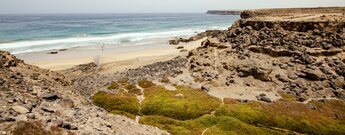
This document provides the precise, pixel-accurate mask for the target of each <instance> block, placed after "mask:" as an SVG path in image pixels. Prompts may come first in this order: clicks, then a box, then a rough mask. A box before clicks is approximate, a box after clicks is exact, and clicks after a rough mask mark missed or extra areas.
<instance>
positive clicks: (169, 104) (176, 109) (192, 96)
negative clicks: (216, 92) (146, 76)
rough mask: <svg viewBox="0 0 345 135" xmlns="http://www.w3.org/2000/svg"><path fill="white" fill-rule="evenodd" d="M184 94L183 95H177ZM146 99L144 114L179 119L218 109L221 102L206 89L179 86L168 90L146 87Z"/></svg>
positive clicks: (186, 118)
mask: <svg viewBox="0 0 345 135" xmlns="http://www.w3.org/2000/svg"><path fill="white" fill-rule="evenodd" d="M177 94H180V95H181V94H182V95H183V97H182V98H181V97H176V95H177ZM144 95H145V100H144V101H143V103H142V110H141V113H142V114H144V115H161V116H165V117H169V118H174V119H178V120H188V119H196V118H198V117H200V116H202V115H204V114H210V113H211V112H212V111H214V110H216V109H217V108H218V107H219V106H220V104H221V102H220V100H219V99H217V98H214V97H211V96H209V95H207V94H206V93H205V92H204V91H201V90H195V89H191V88H186V87H178V88H177V90H175V91H168V90H166V89H164V88H163V87H159V86H155V87H150V88H147V89H145V94H144Z"/></svg>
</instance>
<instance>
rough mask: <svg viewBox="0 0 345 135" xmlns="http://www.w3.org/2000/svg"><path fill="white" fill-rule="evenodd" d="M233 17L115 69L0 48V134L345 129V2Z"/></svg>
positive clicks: (324, 131)
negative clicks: (189, 46) (173, 53)
mask: <svg viewBox="0 0 345 135" xmlns="http://www.w3.org/2000/svg"><path fill="white" fill-rule="evenodd" d="M277 13H279V14H277ZM241 16H242V19H240V20H238V21H237V22H236V23H234V24H233V25H232V26H231V27H230V28H229V29H228V30H210V31H206V32H203V33H200V34H198V35H196V36H193V37H191V38H187V39H184V38H176V39H173V40H170V41H169V43H170V44H171V45H178V46H183V45H181V44H180V43H182V42H191V41H196V40H200V39H203V38H206V39H205V40H204V41H203V42H202V43H201V45H200V47H198V48H197V49H194V50H192V51H190V52H188V53H187V54H186V55H181V56H179V57H176V58H174V59H171V60H168V61H162V62H157V63H153V64H149V65H146V66H143V67H139V68H135V69H128V70H126V71H121V72H115V73H107V74H100V73H99V72H100V71H101V70H102V66H101V67H99V66H98V65H97V64H95V63H89V64H82V65H79V66H76V67H74V68H71V69H68V70H64V71H59V72H53V71H49V70H43V69H40V68H38V67H36V66H32V65H28V64H25V63H24V62H23V61H22V60H19V59H17V58H16V57H15V56H14V55H11V54H9V53H8V52H3V51H1V52H0V67H1V69H0V97H1V98H0V101H1V102H0V105H1V108H0V129H1V134H18V135H19V134H195V135H196V134H203V135H204V134H210V135H214V134H339V135H340V134H345V128H344V127H345V124H344V123H345V110H344V108H345V102H344V100H345V80H344V77H345V52H344V51H345V46H344V44H345V28H344V26H345V25H344V24H345V23H344V22H345V19H344V18H345V8H308V9H264V10H248V11H243V12H242V14H241ZM180 48H181V47H180ZM148 125H150V126H148ZM28 127H29V128H28Z"/></svg>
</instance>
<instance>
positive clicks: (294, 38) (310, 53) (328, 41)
mask: <svg viewBox="0 0 345 135" xmlns="http://www.w3.org/2000/svg"><path fill="white" fill-rule="evenodd" d="M344 9H345V8H320V9H319V8H315V9H298V10H297V9H265V10H249V11H244V12H242V15H241V16H242V19H240V20H239V21H237V22H236V23H235V24H234V25H233V26H232V27H231V28H229V30H223V31H212V32H206V33H204V34H202V35H206V37H208V39H206V40H205V41H204V42H203V43H202V46H201V47H199V48H198V49H196V50H193V51H191V52H190V53H189V56H188V60H189V62H188V69H189V71H190V72H191V75H192V76H193V77H194V78H201V80H202V82H203V83H206V84H212V85H209V86H207V91H208V90H211V88H212V87H213V89H214V90H213V92H211V93H214V94H215V96H220V97H222V98H226V97H227V96H225V97H224V96H222V95H224V94H225V95H227V94H228V97H230V98H237V99H240V100H241V99H253V96H255V94H257V95H256V98H257V99H259V100H262V99H263V100H265V101H268V102H270V101H272V99H273V100H276V99H279V97H280V96H279V93H280V94H281V93H288V94H293V95H294V96H295V97H296V99H298V100H299V101H301V102H304V101H307V100H308V99H315V98H338V99H342V100H344V99H345V90H344V82H345V81H344V69H345V53H344V50H345V48H344V44H345V28H344V22H345V19H344V17H345V15H344V14H345V11H344ZM277 13H279V14H277ZM319 16H322V17H321V18H319ZM180 41H183V39H180ZM171 42H172V41H171ZM210 87H211V88H210ZM236 89H242V90H244V91H248V92H239V93H238V92H237V91H236ZM220 91H221V92H220ZM260 91H261V92H262V93H264V94H259V93H260ZM231 92H236V93H232V94H231ZM266 92H274V94H273V93H271V96H270V97H264V98H262V97H261V96H260V95H267V94H268V95H269V94H270V93H266ZM246 93H247V94H249V93H251V94H253V93H255V94H254V95H253V96H252V97H248V96H247V97H245V96H242V95H245V94H246ZM272 94H273V95H272ZM254 99H255V98H254Z"/></svg>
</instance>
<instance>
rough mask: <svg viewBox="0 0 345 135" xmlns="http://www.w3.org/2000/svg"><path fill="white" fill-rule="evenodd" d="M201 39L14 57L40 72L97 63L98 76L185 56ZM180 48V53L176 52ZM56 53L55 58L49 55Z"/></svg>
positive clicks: (84, 48)
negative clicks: (187, 41)
mask: <svg viewBox="0 0 345 135" xmlns="http://www.w3.org/2000/svg"><path fill="white" fill-rule="evenodd" d="M203 40H204V39H200V40H197V41H193V42H189V43H183V44H180V45H176V46H174V45H169V44H168V42H167V41H168V40H166V42H163V40H162V41H160V42H155V43H151V44H146V45H138V46H131V45H130V44H127V45H124V46H117V47H114V46H104V47H103V50H102V46H100V45H95V46H82V47H74V48H70V49H67V50H63V51H58V50H51V51H42V52H32V53H23V54H17V55H16V56H17V57H18V58H20V59H23V60H24V61H25V62H26V63H28V64H32V65H35V66H38V67H40V68H43V69H49V70H52V71H60V70H66V69H69V68H72V67H74V66H77V65H80V64H86V63H90V62H95V63H97V61H99V63H100V65H101V67H100V68H101V73H111V72H116V71H123V70H125V69H128V68H136V67H140V66H144V65H147V64H151V63H154V62H158V61H164V60H169V59H172V58H174V57H176V56H179V55H186V54H187V52H188V51H190V50H192V49H195V48H197V47H199V46H200V44H201V42H202V41H203ZM178 46H183V49H186V50H187V51H185V52H180V51H181V50H182V49H177V47H178ZM50 52H57V53H56V54H49V53H50Z"/></svg>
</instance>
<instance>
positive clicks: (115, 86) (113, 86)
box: [107, 82, 120, 90]
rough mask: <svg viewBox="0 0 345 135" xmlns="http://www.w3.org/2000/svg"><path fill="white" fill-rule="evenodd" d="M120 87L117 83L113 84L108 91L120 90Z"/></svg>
mask: <svg viewBox="0 0 345 135" xmlns="http://www.w3.org/2000/svg"><path fill="white" fill-rule="evenodd" d="M119 87H120V85H119V84H118V83H116V82H112V83H111V84H110V85H109V86H108V88H107V89H108V90H114V89H118V88H119Z"/></svg>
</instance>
